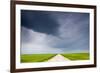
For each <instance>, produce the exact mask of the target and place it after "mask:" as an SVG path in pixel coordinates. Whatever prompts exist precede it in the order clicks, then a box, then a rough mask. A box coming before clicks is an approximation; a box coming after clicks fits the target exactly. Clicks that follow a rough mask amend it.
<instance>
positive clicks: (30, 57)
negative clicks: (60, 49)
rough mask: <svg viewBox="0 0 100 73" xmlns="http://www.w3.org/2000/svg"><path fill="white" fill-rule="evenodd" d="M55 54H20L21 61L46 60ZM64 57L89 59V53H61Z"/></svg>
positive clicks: (72, 59)
mask: <svg viewBox="0 0 100 73" xmlns="http://www.w3.org/2000/svg"><path fill="white" fill-rule="evenodd" d="M56 55H57V54H23V55H21V63H31V62H46V61H48V60H49V59H51V58H52V57H54V56H56ZM61 55H62V56H64V57H65V58H67V59H69V60H71V61H74V60H89V53H69V54H68V53H64V54H61Z"/></svg>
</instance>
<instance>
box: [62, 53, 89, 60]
mask: <svg viewBox="0 0 100 73" xmlns="http://www.w3.org/2000/svg"><path fill="white" fill-rule="evenodd" d="M62 56H64V57H66V58H68V59H70V60H72V61H73V60H89V53H70V54H62Z"/></svg>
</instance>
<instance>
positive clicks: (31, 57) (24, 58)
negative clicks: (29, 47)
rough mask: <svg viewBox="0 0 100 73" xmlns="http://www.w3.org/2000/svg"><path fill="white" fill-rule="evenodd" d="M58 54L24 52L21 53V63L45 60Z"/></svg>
mask: <svg viewBox="0 0 100 73" xmlns="http://www.w3.org/2000/svg"><path fill="white" fill-rule="evenodd" d="M55 55H56V54H23V55H21V63H26V62H28V63H29V62H45V61H47V60H48V59H50V58H52V57H54V56H55Z"/></svg>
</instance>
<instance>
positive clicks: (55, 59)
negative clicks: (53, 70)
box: [48, 54, 70, 62]
mask: <svg viewBox="0 0 100 73" xmlns="http://www.w3.org/2000/svg"><path fill="white" fill-rule="evenodd" d="M63 61H70V60H69V59H67V58H65V57H63V56H62V55H60V54H57V55H56V56H54V57H53V58H51V59H49V60H48V62H63Z"/></svg>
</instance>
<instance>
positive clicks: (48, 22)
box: [21, 10, 59, 35]
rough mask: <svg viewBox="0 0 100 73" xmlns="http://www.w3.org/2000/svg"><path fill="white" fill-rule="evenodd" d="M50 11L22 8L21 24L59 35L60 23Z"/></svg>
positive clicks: (38, 30)
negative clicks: (53, 17)
mask: <svg viewBox="0 0 100 73" xmlns="http://www.w3.org/2000/svg"><path fill="white" fill-rule="evenodd" d="M50 14H52V12H48V11H33V10H21V25H22V26H24V27H26V28H29V29H32V30H35V31H37V32H41V33H46V34H51V35H57V31H58V27H59V25H58V24H57V22H56V21H55V20H53V19H52V18H51V17H50V16H49V15H50Z"/></svg>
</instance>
